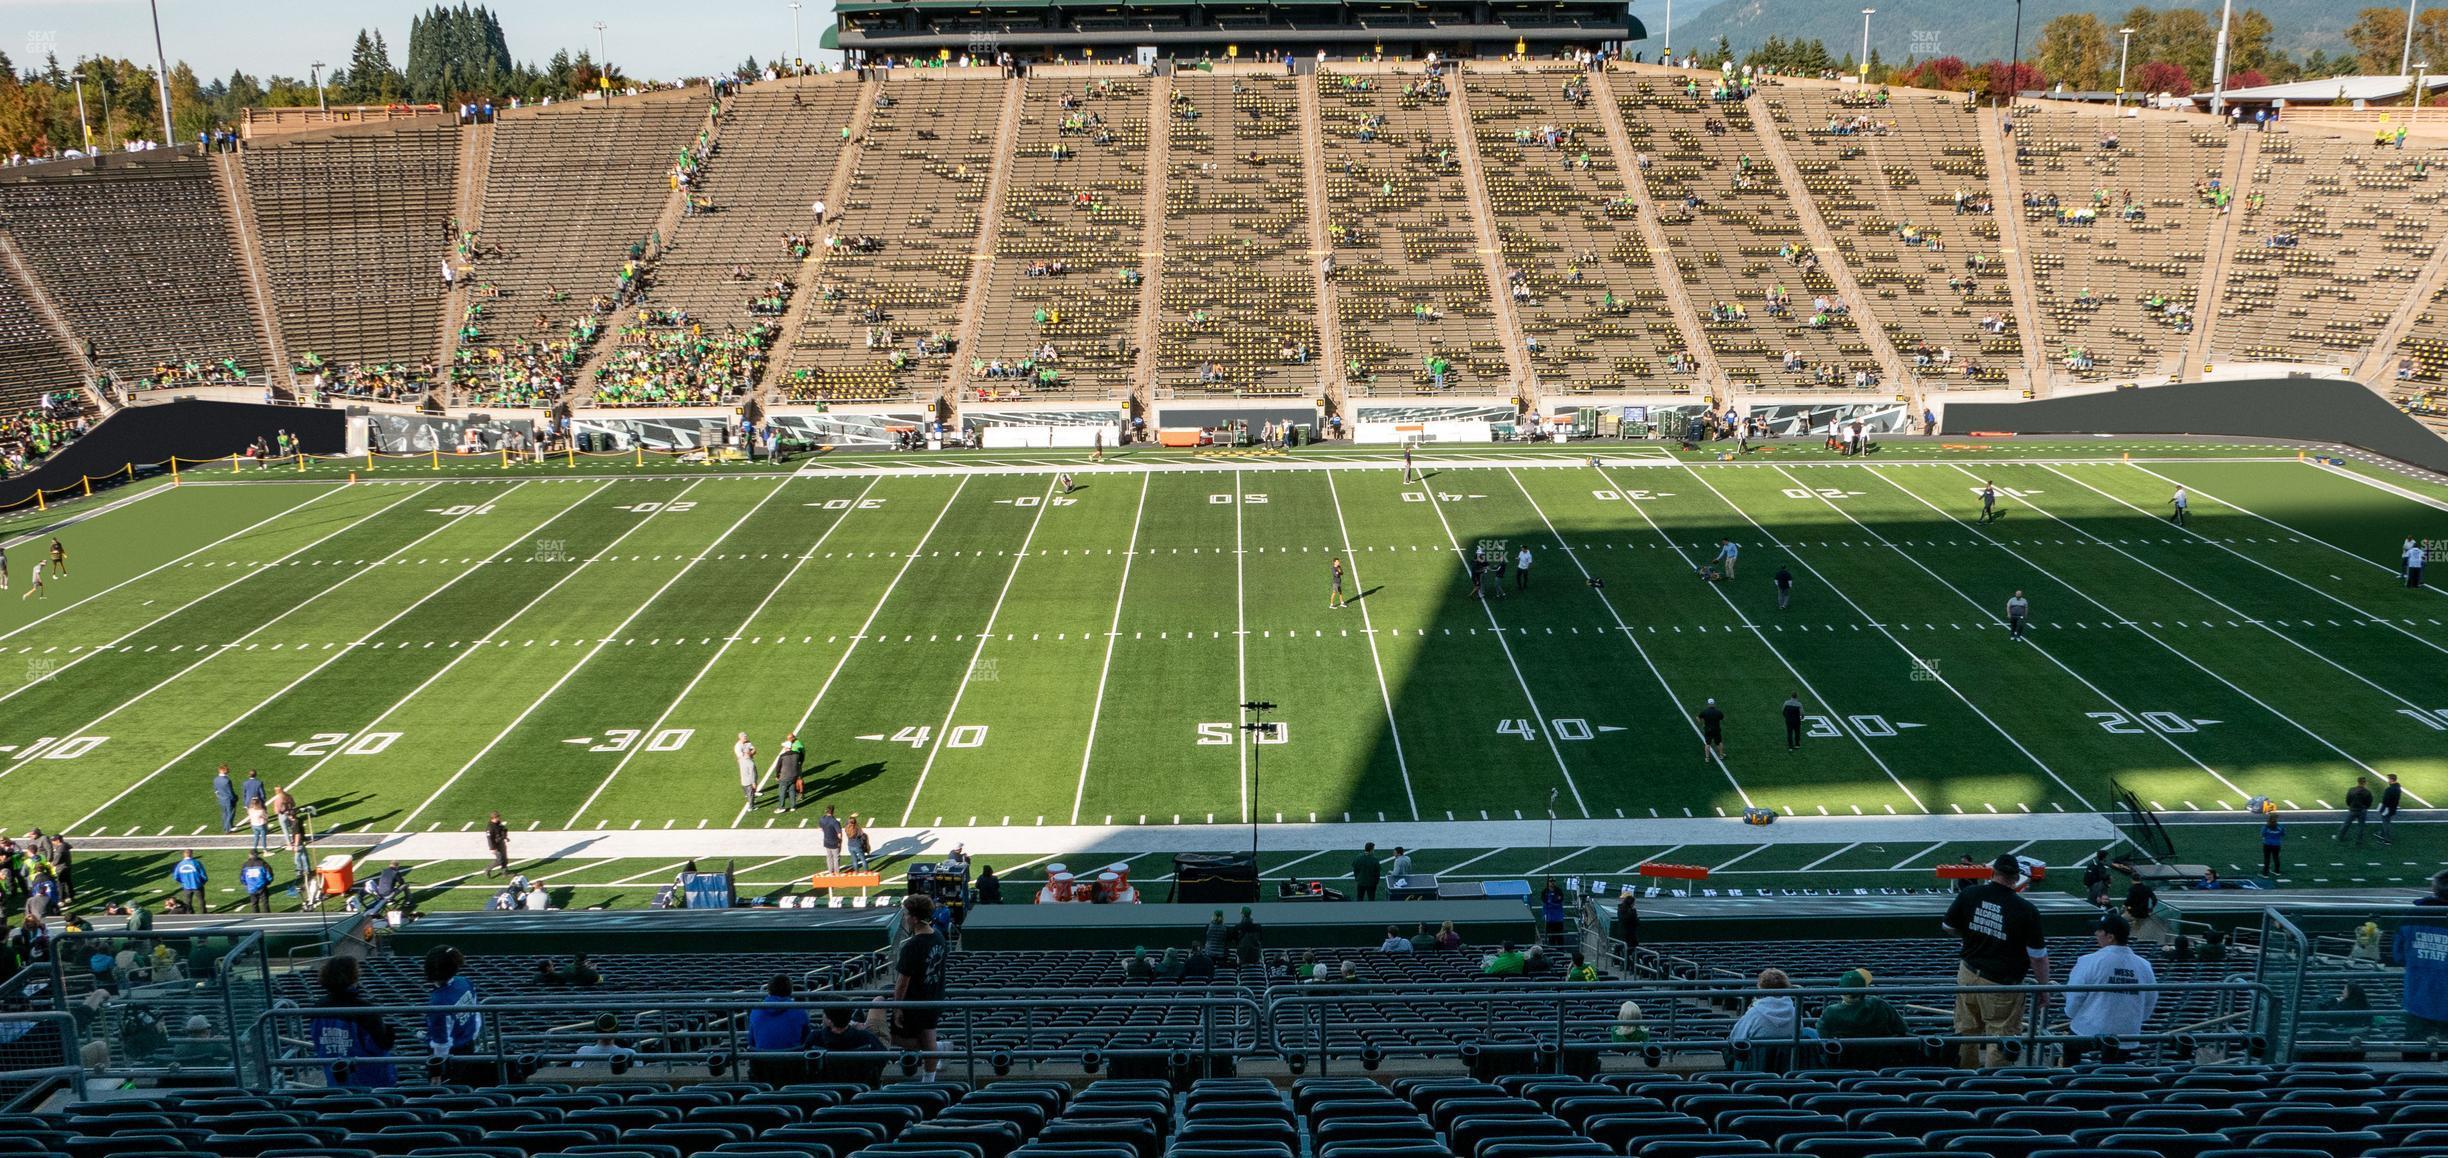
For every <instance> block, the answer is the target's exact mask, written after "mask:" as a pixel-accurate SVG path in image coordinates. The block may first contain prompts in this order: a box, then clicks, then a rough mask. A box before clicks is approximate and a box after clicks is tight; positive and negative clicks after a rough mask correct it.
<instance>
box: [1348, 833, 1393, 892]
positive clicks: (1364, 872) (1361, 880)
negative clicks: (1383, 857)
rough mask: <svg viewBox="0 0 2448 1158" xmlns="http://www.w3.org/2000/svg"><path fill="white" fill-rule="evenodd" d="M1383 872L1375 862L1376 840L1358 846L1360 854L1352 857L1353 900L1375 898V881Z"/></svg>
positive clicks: (1382, 868) (1381, 867)
mask: <svg viewBox="0 0 2448 1158" xmlns="http://www.w3.org/2000/svg"><path fill="white" fill-rule="evenodd" d="M1384 872H1385V868H1384V866H1383V865H1380V864H1379V863H1378V862H1377V842H1376V841H1373V840H1372V841H1370V842H1368V843H1367V844H1364V845H1361V846H1360V855H1358V856H1356V857H1353V858H1352V893H1353V894H1354V899H1355V900H1362V901H1373V900H1376V899H1377V881H1378V878H1379V877H1380V876H1382V875H1383V874H1384Z"/></svg>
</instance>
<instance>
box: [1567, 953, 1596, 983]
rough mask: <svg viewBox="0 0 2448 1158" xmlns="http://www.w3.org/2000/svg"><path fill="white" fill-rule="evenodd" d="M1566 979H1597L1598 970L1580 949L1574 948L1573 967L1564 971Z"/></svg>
mask: <svg viewBox="0 0 2448 1158" xmlns="http://www.w3.org/2000/svg"><path fill="white" fill-rule="evenodd" d="M1564 979H1565V980H1566V981H1596V980H1597V979H1598V970H1597V968H1596V967H1594V966H1592V965H1591V964H1590V963H1589V961H1588V960H1587V959H1586V958H1584V957H1583V956H1582V954H1581V951H1580V950H1579V949H1575V950H1573V955H1572V967H1571V968H1569V969H1566V970H1565V971H1564Z"/></svg>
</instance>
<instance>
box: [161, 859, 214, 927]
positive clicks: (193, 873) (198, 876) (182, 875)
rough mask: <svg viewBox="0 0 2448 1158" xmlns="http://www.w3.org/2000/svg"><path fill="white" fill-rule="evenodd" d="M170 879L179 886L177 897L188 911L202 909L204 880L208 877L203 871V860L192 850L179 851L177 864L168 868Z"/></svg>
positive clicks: (199, 911)
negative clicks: (183, 902)
mask: <svg viewBox="0 0 2448 1158" xmlns="http://www.w3.org/2000/svg"><path fill="white" fill-rule="evenodd" d="M170 879H171V881H173V882H175V883H176V884H177V885H178V887H179V899H180V900H183V901H185V902H186V903H187V908H188V909H189V910H190V911H193V912H198V913H201V912H203V911H204V882H205V881H206V880H208V879H210V878H209V877H208V876H207V875H206V874H205V872H204V862H203V861H200V860H197V859H196V855H195V853H193V852H181V853H180V854H179V860H178V864H177V865H175V866H173V867H172V868H171V869H170Z"/></svg>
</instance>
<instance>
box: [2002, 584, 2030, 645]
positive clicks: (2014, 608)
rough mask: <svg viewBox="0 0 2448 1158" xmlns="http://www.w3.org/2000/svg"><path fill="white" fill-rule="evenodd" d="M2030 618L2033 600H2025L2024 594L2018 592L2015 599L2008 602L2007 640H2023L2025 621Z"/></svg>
mask: <svg viewBox="0 0 2448 1158" xmlns="http://www.w3.org/2000/svg"><path fill="white" fill-rule="evenodd" d="M2030 618H2031V600H2028V599H2025V598H2023V592H2021V591H2019V590H2018V591H2016V592H2015V593H2014V598H2012V599H2009V600H2007V601H2006V638H2008V639H2021V638H2023V621H2024V620H2027V619H2030Z"/></svg>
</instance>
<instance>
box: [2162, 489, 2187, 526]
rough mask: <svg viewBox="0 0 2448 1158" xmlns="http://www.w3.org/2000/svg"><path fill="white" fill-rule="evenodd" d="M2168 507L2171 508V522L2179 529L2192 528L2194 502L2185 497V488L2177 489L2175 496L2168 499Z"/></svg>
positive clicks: (2169, 516)
mask: <svg viewBox="0 0 2448 1158" xmlns="http://www.w3.org/2000/svg"><path fill="white" fill-rule="evenodd" d="M2168 507H2169V508H2170V509H2169V511H2168V521H2169V522H2171V523H2174V524H2176V525H2177V526H2179V527H2190V526H2192V525H2193V513H2192V512H2193V501H2192V500H2191V499H2189V498H2186V497H2185V489H2184V488H2183V487H2177V488H2176V494H2175V496H2174V497H2172V498H2170V499H2168Z"/></svg>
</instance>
